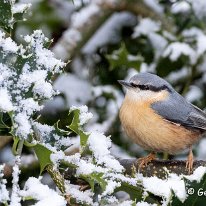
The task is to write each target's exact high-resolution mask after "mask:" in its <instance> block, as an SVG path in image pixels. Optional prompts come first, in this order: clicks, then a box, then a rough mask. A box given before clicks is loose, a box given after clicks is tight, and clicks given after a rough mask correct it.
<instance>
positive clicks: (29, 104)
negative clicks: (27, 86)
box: [19, 98, 43, 116]
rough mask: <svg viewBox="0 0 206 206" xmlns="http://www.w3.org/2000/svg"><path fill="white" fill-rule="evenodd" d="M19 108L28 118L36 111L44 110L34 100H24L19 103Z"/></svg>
mask: <svg viewBox="0 0 206 206" xmlns="http://www.w3.org/2000/svg"><path fill="white" fill-rule="evenodd" d="M19 106H20V108H21V109H22V110H24V111H25V112H26V114H27V115H28V116H30V115H32V114H33V112H34V111H39V110H41V109H42V108H43V106H40V105H39V104H38V102H37V101H35V100H34V99H33V98H27V99H22V100H21V101H20V102H19Z"/></svg>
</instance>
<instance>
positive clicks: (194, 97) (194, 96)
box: [185, 85, 203, 102]
mask: <svg viewBox="0 0 206 206" xmlns="http://www.w3.org/2000/svg"><path fill="white" fill-rule="evenodd" d="M202 97H203V92H202V90H201V89H200V88H199V87H197V86H195V85H191V86H190V87H189V91H188V92H187V94H186V95H185V98H186V100H187V101H189V102H194V101H198V100H200V99H201V98H202Z"/></svg>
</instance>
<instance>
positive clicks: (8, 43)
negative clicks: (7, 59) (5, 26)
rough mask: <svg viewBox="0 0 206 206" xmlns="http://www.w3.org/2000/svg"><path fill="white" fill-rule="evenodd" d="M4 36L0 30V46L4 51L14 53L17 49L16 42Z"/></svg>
mask: <svg viewBox="0 0 206 206" xmlns="http://www.w3.org/2000/svg"><path fill="white" fill-rule="evenodd" d="M5 37H6V35H5V33H4V32H2V31H1V30H0V48H2V49H3V51H4V52H5V53H16V52H17V51H18V50H19V47H18V46H17V44H16V43H15V42H14V41H13V40H12V39H11V38H10V37H7V38H5Z"/></svg>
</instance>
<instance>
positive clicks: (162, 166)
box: [119, 159, 206, 179]
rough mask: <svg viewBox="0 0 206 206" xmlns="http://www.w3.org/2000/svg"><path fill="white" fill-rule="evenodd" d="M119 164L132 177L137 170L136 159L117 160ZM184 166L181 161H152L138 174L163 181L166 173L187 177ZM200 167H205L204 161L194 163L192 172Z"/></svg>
mask: <svg viewBox="0 0 206 206" xmlns="http://www.w3.org/2000/svg"><path fill="white" fill-rule="evenodd" d="M119 162H120V164H121V165H122V166H123V167H124V168H125V170H126V171H125V173H126V174H128V175H132V174H133V172H134V171H135V170H136V171H138V170H139V164H138V161H137V159H122V160H119ZM185 166H186V161H182V160H153V161H151V162H150V163H148V165H147V166H146V167H143V168H141V170H140V172H141V173H142V174H143V176H145V177H151V176H157V177H158V178H161V179H164V178H166V177H167V174H168V172H170V173H175V174H177V175H180V174H184V175H188V171H187V170H186V167H185ZM200 166H206V161H203V160H198V161H194V164H193V171H194V170H195V169H196V168H198V167H200ZM193 171H192V172H193Z"/></svg>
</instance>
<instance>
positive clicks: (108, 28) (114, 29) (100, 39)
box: [82, 12, 136, 54]
mask: <svg viewBox="0 0 206 206" xmlns="http://www.w3.org/2000/svg"><path fill="white" fill-rule="evenodd" d="M135 23H136V17H135V16H134V15H132V14H131V13H129V12H121V13H114V14H113V15H112V16H111V17H110V18H109V19H108V20H107V21H106V22H105V23H104V24H103V25H102V26H101V27H100V28H99V29H98V30H97V31H96V32H95V33H94V35H93V36H92V38H90V40H89V41H88V42H87V43H86V44H85V45H84V47H83V48H82V52H83V53H84V54H92V53H94V52H95V51H96V50H97V49H98V48H101V47H103V46H104V45H107V44H111V43H113V44H114V43H118V42H119V41H120V40H121V29H122V28H123V27H124V26H134V25H135Z"/></svg>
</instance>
